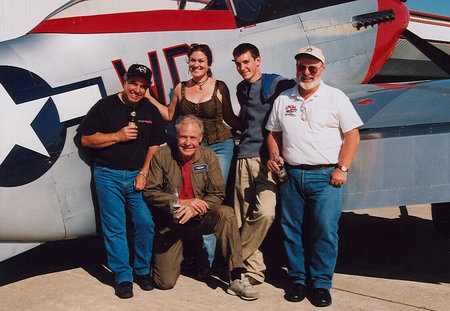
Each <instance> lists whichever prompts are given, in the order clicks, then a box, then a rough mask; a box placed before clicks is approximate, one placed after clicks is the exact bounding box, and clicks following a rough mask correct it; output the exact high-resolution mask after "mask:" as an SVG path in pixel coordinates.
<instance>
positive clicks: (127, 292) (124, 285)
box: [116, 281, 133, 299]
mask: <svg viewBox="0 0 450 311" xmlns="http://www.w3.org/2000/svg"><path fill="white" fill-rule="evenodd" d="M116 296H117V297H119V298H123V299H125V298H131V297H133V283H131V282H127V281H125V282H120V283H119V284H117V286H116Z"/></svg>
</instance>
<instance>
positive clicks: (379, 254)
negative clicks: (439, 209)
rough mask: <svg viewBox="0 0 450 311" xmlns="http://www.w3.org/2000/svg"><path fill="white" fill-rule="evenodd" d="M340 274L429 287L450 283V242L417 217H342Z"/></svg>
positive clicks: (353, 215) (337, 267) (431, 224)
mask: <svg viewBox="0 0 450 311" xmlns="http://www.w3.org/2000/svg"><path fill="white" fill-rule="evenodd" d="M335 271H336V272H337V273H344V274H352V275H363V276H370V277H377V278H387V279H399V280H409V281H417V282H426V283H450V239H448V238H444V237H442V236H439V235H438V234H437V233H436V231H435V230H434V228H433V222H432V221H431V220H426V219H422V218H418V217H413V216H407V217H405V218H395V219H388V218H381V217H374V216H369V215H367V214H363V215H358V214H355V213H352V212H346V213H343V215H342V217H341V221H340V229H339V256H338V262H337V266H336V269H335Z"/></svg>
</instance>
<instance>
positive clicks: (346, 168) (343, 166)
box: [337, 164, 348, 173]
mask: <svg viewBox="0 0 450 311" xmlns="http://www.w3.org/2000/svg"><path fill="white" fill-rule="evenodd" d="M337 168H338V169H340V170H341V171H343V172H344V173H347V172H348V167H347V166H345V165H339V164H338V165H337Z"/></svg>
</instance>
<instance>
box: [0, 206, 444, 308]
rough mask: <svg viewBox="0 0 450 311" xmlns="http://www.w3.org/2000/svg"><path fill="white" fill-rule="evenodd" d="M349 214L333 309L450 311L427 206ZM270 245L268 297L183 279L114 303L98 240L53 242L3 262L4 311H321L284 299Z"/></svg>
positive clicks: (276, 255) (279, 260)
mask: <svg viewBox="0 0 450 311" xmlns="http://www.w3.org/2000/svg"><path fill="white" fill-rule="evenodd" d="M408 212H409V216H408V217H403V218H400V217H399V214H400V212H399V209H398V208H396V207H391V208H379V209H370V210H359V211H352V212H344V213H343V215H342V217H341V221H340V229H339V237H340V244H339V257H338V262H337V265H336V272H335V276H334V282H333V288H332V290H331V294H332V297H333V304H332V305H331V306H330V307H327V308H324V309H325V310H330V311H332V310H364V311H366V310H367V311H368V310H374V311H375V310H376V311H380V310H395V311H402V310H405V311H406V310H408V311H410V310H413V311H414V310H441V311H445V310H450V240H449V239H447V238H443V237H440V236H438V234H437V233H435V231H434V229H433V225H432V222H431V213H430V209H429V206H423V205H421V206H410V207H408ZM273 228H274V229H273V230H272V232H271V235H270V236H269V237H268V238H267V239H266V241H265V244H264V245H263V247H264V254H265V258H266V262H267V264H268V271H267V280H266V281H267V282H266V283H264V284H262V285H258V286H257V288H258V290H259V291H260V295H261V297H260V298H259V299H258V300H256V301H243V300H241V299H239V298H237V297H235V296H230V295H228V294H226V292H225V290H226V287H227V284H226V283H224V282H223V281H222V280H221V279H220V278H219V277H217V276H215V277H213V278H212V279H211V280H209V281H207V282H200V281H197V280H196V279H195V278H193V277H190V276H184V275H182V276H181V277H180V279H179V280H178V283H177V284H176V286H175V288H174V289H172V290H166V291H162V290H158V289H155V290H153V291H150V292H145V291H142V290H141V289H140V288H139V287H138V286H137V285H136V284H135V286H134V297H133V298H131V299H126V300H122V299H119V298H117V297H116V296H115V295H114V289H113V287H112V286H113V279H112V275H111V274H110V272H109V271H108V270H107V269H106V268H105V266H104V262H105V259H104V249H103V243H102V241H101V239H99V238H88V239H77V240H72V241H60V242H52V243H46V244H44V245H42V246H39V247H37V248H35V249H33V250H30V251H28V252H26V253H24V254H21V255H18V256H16V257H14V258H11V259H9V260H7V261H4V262H2V263H0V310H2V311H3V310H5V311H6V310H29V311H33V310H46V311H47V310H52V311H58V310H83V311H84V310H89V311H91V310H92V311H94V310H102V311H103V310H214V311H218V310H232V309H234V310H244V309H246V310H277V311H282V310H306V311H307V310H317V309H319V308H316V307H314V306H312V305H311V303H310V302H309V301H308V300H307V299H305V300H304V301H302V302H299V303H293V302H288V301H286V300H285V299H284V298H283V295H284V293H285V288H287V287H288V285H289V281H288V277H287V275H286V270H285V268H284V267H285V264H286V258H285V257H284V256H283V250H282V247H281V242H280V240H279V232H277V227H276V226H274V227H273Z"/></svg>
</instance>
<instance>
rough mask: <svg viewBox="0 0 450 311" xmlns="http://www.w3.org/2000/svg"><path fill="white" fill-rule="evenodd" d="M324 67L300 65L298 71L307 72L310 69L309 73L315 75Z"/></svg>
mask: <svg viewBox="0 0 450 311" xmlns="http://www.w3.org/2000/svg"><path fill="white" fill-rule="evenodd" d="M322 67H323V65H322V66H320V67H316V66H305V65H298V66H297V71H305V70H306V68H308V70H309V72H310V73H312V74H313V75H315V74H316V73H317V72H319V69H321V68H322Z"/></svg>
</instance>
